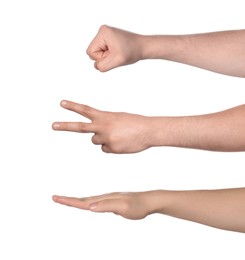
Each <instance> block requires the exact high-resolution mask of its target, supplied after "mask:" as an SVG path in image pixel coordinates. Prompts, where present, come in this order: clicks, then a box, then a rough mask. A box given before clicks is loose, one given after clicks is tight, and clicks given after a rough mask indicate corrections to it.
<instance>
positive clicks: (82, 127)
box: [78, 123, 88, 133]
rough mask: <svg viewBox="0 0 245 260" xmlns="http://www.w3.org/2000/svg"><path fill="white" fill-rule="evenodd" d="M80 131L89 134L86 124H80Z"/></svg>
mask: <svg viewBox="0 0 245 260" xmlns="http://www.w3.org/2000/svg"><path fill="white" fill-rule="evenodd" d="M78 131H79V132H81V133H84V132H87V131H88V125H87V124H84V123H79V124H78Z"/></svg>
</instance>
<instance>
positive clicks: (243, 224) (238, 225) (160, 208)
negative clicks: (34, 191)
mask: <svg viewBox="0 0 245 260" xmlns="http://www.w3.org/2000/svg"><path fill="white" fill-rule="evenodd" d="M53 200H54V201H55V202H57V203H60V204H63V205H67V206H72V207H76V208H79V209H83V210H91V211H93V212H113V213H115V214H117V215H121V216H122V217H124V218H128V219H134V220H136V219H142V218H144V217H146V216H147V215H150V214H153V213H160V214H164V215H169V216H172V217H176V218H181V219H185V220H189V221H194V222H197V223H201V224H204V225H208V226H212V227H216V228H220V229H225V230H231V231H237V232H244V233H245V203H244V201H245V188H237V189H224V190H196V191H167V190H158V191H148V192H138V193H111V194H106V195H102V196H96V197H89V198H82V199H80V198H71V197H63V196H53Z"/></svg>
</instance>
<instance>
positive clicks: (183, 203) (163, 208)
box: [150, 188, 245, 232]
mask: <svg viewBox="0 0 245 260" xmlns="http://www.w3.org/2000/svg"><path fill="white" fill-rule="evenodd" d="M150 195H151V203H152V204H151V207H152V208H151V210H152V212H151V213H161V214H164V215H169V216H172V217H176V218H180V219H185V220H189V221H193V222H197V223H201V224H204V225H208V226H212V227H216V228H220V229H225V230H231V231H237V232H245V203H244V201H245V188H237V189H223V190H196V191H164V190H162V191H152V192H150Z"/></svg>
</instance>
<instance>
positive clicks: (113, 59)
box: [87, 25, 142, 72]
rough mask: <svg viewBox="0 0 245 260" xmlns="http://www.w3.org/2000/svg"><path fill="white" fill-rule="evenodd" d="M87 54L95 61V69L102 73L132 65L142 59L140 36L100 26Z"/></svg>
mask: <svg viewBox="0 0 245 260" xmlns="http://www.w3.org/2000/svg"><path fill="white" fill-rule="evenodd" d="M87 54H88V55H89V57H90V58H91V59H92V60H94V61H95V63H94V66H95V68H96V69H98V70H99V71H102V72H105V71H108V70H111V69H114V68H116V67H119V66H123V65H128V64H132V63H135V62H137V61H138V60H140V59H141V58H142V50H141V36H140V35H138V34H135V33H131V32H127V31H124V30H121V29H117V28H114V27H109V26H106V25H102V26H101V27H100V29H99V32H98V34H97V35H96V37H95V38H94V39H93V41H92V42H91V43H90V45H89V47H88V49H87Z"/></svg>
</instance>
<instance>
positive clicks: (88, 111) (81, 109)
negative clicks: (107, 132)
mask: <svg viewBox="0 0 245 260" xmlns="http://www.w3.org/2000/svg"><path fill="white" fill-rule="evenodd" d="M60 105H61V106H62V107H63V108H65V109H68V110H71V111H73V112H76V113H78V114H80V115H82V116H84V117H86V118H88V119H90V120H93V119H94V118H95V117H96V116H97V115H98V113H99V112H100V111H99V110H97V109H95V108H92V107H90V106H87V105H82V104H78V103H75V102H72V101H68V100H62V101H61V102H60Z"/></svg>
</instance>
